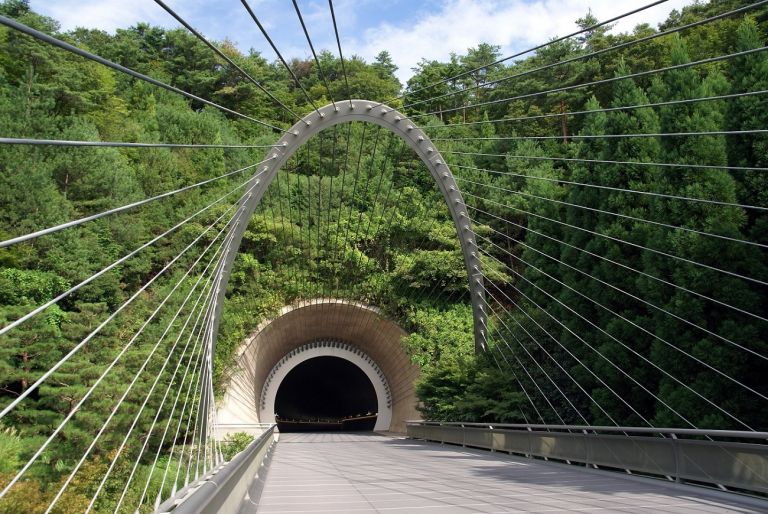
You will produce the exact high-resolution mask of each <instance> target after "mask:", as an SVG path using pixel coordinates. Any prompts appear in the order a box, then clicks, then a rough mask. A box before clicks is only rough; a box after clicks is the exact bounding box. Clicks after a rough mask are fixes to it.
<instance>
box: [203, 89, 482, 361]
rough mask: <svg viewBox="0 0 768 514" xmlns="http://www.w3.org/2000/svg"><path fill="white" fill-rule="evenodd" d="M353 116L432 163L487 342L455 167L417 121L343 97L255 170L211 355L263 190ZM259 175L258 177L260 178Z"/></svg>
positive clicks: (220, 277)
mask: <svg viewBox="0 0 768 514" xmlns="http://www.w3.org/2000/svg"><path fill="white" fill-rule="evenodd" d="M351 121H367V122H369V123H375V124H376V125H380V126H382V127H384V128H386V129H388V130H389V131H390V132H392V133H393V134H396V135H397V136H399V137H400V138H401V139H402V140H403V141H404V142H405V143H407V144H408V146H410V147H411V148H412V149H413V150H414V152H416V154H417V155H418V156H419V158H420V159H421V161H422V162H423V163H424V164H425V165H426V166H427V168H428V169H429V172H430V173H431V175H432V178H434V179H435V182H436V183H437V186H438V188H439V189H440V192H441V193H442V195H443V198H444V199H445V203H446V205H447V206H448V211H449V212H450V214H451V218H452V219H453V224H454V225H455V226H456V233H457V235H458V237H459V243H460V244H461V251H462V253H463V255H464V266H465V267H466V269H467V276H468V277H469V290H470V293H471V297H472V312H473V316H474V339H475V351H476V352H480V351H483V350H485V349H486V347H487V339H486V335H487V330H486V320H487V316H486V313H485V292H484V291H485V289H484V286H483V275H482V269H481V265H480V258H479V255H478V251H477V243H476V238H475V232H474V230H473V228H472V223H471V221H470V219H469V216H468V215H467V208H466V205H465V204H464V198H463V197H462V195H461V192H460V191H459V186H458V185H457V184H456V181H455V180H454V178H453V174H452V173H451V170H450V169H449V168H448V165H447V164H446V163H445V160H444V159H443V157H442V156H441V155H440V152H439V151H438V150H437V148H436V147H435V145H434V144H433V143H432V142H431V141H430V139H429V137H427V135H426V134H425V133H424V131H422V130H421V129H419V128H418V127H417V126H416V125H415V124H414V123H413V122H412V121H410V120H408V118H407V117H406V116H405V115H404V114H402V113H400V112H398V111H396V110H395V109H393V108H391V107H388V106H386V105H383V104H377V103H375V102H371V101H368V100H350V101H345V102H338V103H337V104H336V106H333V105H330V104H329V105H326V106H325V107H322V108H321V109H319V110H318V111H313V112H312V113H310V114H308V115H307V116H305V117H304V118H302V119H301V120H300V121H299V122H297V123H296V124H295V125H294V126H293V127H291V128H290V130H288V132H286V133H285V134H284V135H283V137H281V138H280V139H279V140H278V142H277V146H276V147H275V148H274V149H273V150H271V151H270V152H271V155H270V157H269V160H268V161H267V162H266V163H265V164H264V166H262V167H260V168H259V171H258V172H257V173H256V175H254V177H253V179H252V182H249V185H250V187H251V192H250V194H249V195H248V196H247V197H246V198H245V200H244V201H243V202H242V203H241V204H240V207H239V208H238V211H237V214H236V217H235V220H236V221H235V229H234V231H233V234H232V239H231V240H230V242H229V244H228V245H227V248H226V250H225V254H224V257H223V259H222V264H221V265H220V266H219V270H218V272H217V283H216V291H215V293H214V295H215V296H214V311H213V312H214V314H213V320H212V321H213V325H212V331H211V337H212V341H211V354H213V350H214V349H215V345H216V338H217V333H218V328H219V322H220V320H221V309H222V305H223V300H224V295H225V294H226V290H227V283H228V282H229V276H230V274H231V273H232V264H233V263H234V260H235V256H236V255H237V250H238V249H239V248H240V243H241V241H242V239H243V234H244V233H245V229H246V227H247V226H248V221H249V220H250V218H251V216H252V215H253V212H254V211H255V210H256V207H257V206H258V204H259V202H260V201H261V198H262V197H263V196H264V192H265V191H266V190H267V188H268V187H269V185H270V184H271V183H272V180H273V179H274V178H275V175H276V174H277V172H278V171H279V170H280V168H281V167H282V166H283V165H284V164H285V163H286V162H287V161H288V159H290V158H291V156H293V154H295V153H296V152H297V151H298V150H299V149H300V148H301V147H302V146H303V145H304V144H305V143H306V142H307V141H308V140H309V139H310V138H311V137H312V136H314V135H316V134H318V133H319V132H321V131H323V130H325V129H328V128H330V127H332V126H334V125H337V124H339V123H345V122H351ZM257 177H258V178H257Z"/></svg>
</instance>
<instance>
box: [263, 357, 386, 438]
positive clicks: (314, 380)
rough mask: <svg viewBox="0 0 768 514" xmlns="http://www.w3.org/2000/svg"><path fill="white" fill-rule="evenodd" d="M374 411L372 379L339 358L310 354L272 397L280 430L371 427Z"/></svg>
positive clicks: (374, 416) (362, 428) (349, 429)
mask: <svg viewBox="0 0 768 514" xmlns="http://www.w3.org/2000/svg"><path fill="white" fill-rule="evenodd" d="M377 411H378V401H377V398H376V390H375V388H374V386H373V384H372V383H371V380H370V379H369V378H368V376H367V375H366V374H365V372H364V371H363V370H362V369H360V368H359V367H358V366H357V365H355V364H353V363H352V362H350V361H348V360H346V359H342V358H340V357H329V356H322V357H313V358H311V359H308V360H306V361H304V362H302V363H300V364H298V365H297V366H296V367H295V368H293V369H292V370H291V371H290V372H289V373H288V374H287V375H286V376H285V378H284V379H283V381H282V382H281V383H280V387H279V388H278V390H277V395H276V397H275V420H276V421H277V426H278V429H279V430H280V431H281V432H299V431H304V432H306V431H312V432H316V431H362V430H373V428H374V426H375V425H376V418H377Z"/></svg>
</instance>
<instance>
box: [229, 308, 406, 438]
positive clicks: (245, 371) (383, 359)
mask: <svg viewBox="0 0 768 514" xmlns="http://www.w3.org/2000/svg"><path fill="white" fill-rule="evenodd" d="M405 335H407V334H406V333H405V331H403V330H402V329H401V328H400V327H399V326H397V324H396V323H394V322H393V321H391V320H389V319H387V318H386V317H385V316H384V315H383V314H382V313H381V312H380V311H379V310H378V309H376V308H375V307H372V306H369V305H364V304H361V303H356V302H350V301H347V300H335V299H332V298H320V299H315V300H308V301H303V302H300V303H298V304H295V305H288V306H285V307H284V308H283V309H281V311H280V313H279V315H277V316H276V317H275V318H272V319H268V320H264V321H263V322H262V323H261V324H260V325H259V327H258V328H257V329H256V330H255V331H254V332H253V333H252V334H251V335H250V336H249V337H248V338H247V339H246V340H245V341H244V342H243V344H242V345H241V346H240V348H239V349H238V350H237V358H236V363H235V365H234V366H233V367H232V368H231V369H230V370H229V371H228V377H227V382H226V383H225V384H226V385H225V394H224V397H223V398H222V400H221V401H220V402H219V403H218V405H217V407H218V412H217V418H218V431H219V434H220V437H225V436H226V435H227V434H231V433H236V432H243V431H245V432H249V433H253V434H259V433H261V432H260V430H262V428H261V426H262V425H260V424H261V423H275V422H277V421H278V419H277V418H276V417H275V414H278V415H279V416H282V417H283V418H284V419H289V418H295V419H298V418H303V417H313V416H316V417H318V418H320V417H325V418H340V417H345V416H349V415H353V416H357V415H358V414H367V413H368V412H371V413H373V414H374V415H375V418H374V419H373V420H372V422H373V423H374V426H373V430H376V431H393V432H404V431H405V422H406V420H411V419H418V418H419V413H418V411H417V410H416V405H417V400H416V396H415V393H414V382H415V380H416V378H417V377H418V376H419V369H418V367H417V366H415V365H414V364H413V363H412V362H411V361H410V357H409V356H408V354H407V353H406V352H405V348H404V347H403V345H402V343H401V339H402V337H404V336H405ZM320 357H337V358H339V359H340V360H343V361H346V362H348V363H350V364H352V367H351V368H348V369H349V370H350V371H349V372H345V371H343V369H335V368H328V367H327V366H326V365H325V364H323V363H324V362H327V363H331V362H336V365H338V366H340V367H346V364H345V363H344V362H341V363H339V361H338V360H336V361H334V360H333V359H331V360H327V361H326V360H325V359H322V360H319V359H318V358H320ZM316 359H318V360H316ZM309 361H313V362H312V363H311V364H307V365H306V367H307V370H306V371H302V369H303V368H304V367H305V366H302V364H303V363H304V362H309ZM329 365H330V366H334V364H329ZM296 368H299V370H298V371H297V372H296V374H295V376H296V377H299V378H297V379H295V380H296V382H297V383H298V385H296V386H295V387H294V386H291V382H293V381H294V378H293V377H294V374H293V373H292V372H293V370H294V369H296ZM313 369H314V370H315V371H313ZM323 369H325V372H323V371H321V370H323ZM360 371H362V372H363V373H364V375H365V376H366V377H367V379H368V382H365V386H361V385H360V381H359V377H360ZM315 374H319V375H320V378H318V377H317V376H315ZM332 375H336V376H338V377H342V379H341V380H339V382H340V383H341V393H339V392H338V391H339V390H338V389H337V390H336V392H333V389H331V390H326V392H325V393H324V394H322V395H320V396H322V398H321V399H318V398H316V397H315V399H314V400H313V399H312V397H313V396H314V395H315V392H316V390H319V389H321V388H322V387H325V385H323V382H322V380H323V379H322V376H332ZM313 376H314V377H315V378H312V377H313ZM355 376H357V377H358V378H354V377H355ZM301 377H303V378H301ZM285 380H287V381H288V385H287V386H286V387H282V384H283V382H284V381H285ZM371 384H372V387H373V389H374V390H375V404H374V403H373V402H370V396H369V394H370V387H371ZM329 387H330V385H329ZM353 390H354V391H358V392H357V393H356V395H353V397H352V398H353V399H354V401H352V399H350V400H349V401H347V400H344V401H334V404H330V403H329V402H328V399H329V398H330V397H332V396H334V397H338V398H339V399H343V398H346V396H345V395H347V394H348V393H350V392H351V391H353ZM278 391H279V392H280V400H279V401H278V399H277V394H278ZM302 391H303V392H302ZM362 391H367V392H365V393H363V392H362ZM357 395H359V396H357ZM366 397H367V398H368V400H365V401H363V400H362V399H361V398H366ZM355 398H356V399H355ZM305 400H306V402H305ZM321 400H322V401H321ZM340 404H341V406H344V408H343V409H341V408H340ZM361 424H362V420H361ZM283 428H285V427H283ZM359 428H360V426H355V427H354V428H352V426H351V423H350V422H349V421H348V422H347V427H345V429H347V430H352V429H359ZM365 428H368V427H367V426H365Z"/></svg>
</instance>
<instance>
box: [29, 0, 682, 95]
mask: <svg viewBox="0 0 768 514" xmlns="http://www.w3.org/2000/svg"><path fill="white" fill-rule="evenodd" d="M165 1H166V3H167V4H168V5H169V6H171V7H172V8H173V9H174V10H176V11H177V12H178V13H179V14H180V15H181V16H182V17H184V18H185V19H186V20H188V21H189V22H190V23H191V24H192V25H193V26H194V27H196V28H197V29H198V30H200V31H201V32H203V33H204V34H205V35H206V36H208V37H210V38H212V39H216V40H222V39H224V38H229V39H230V40H232V41H234V42H235V43H236V44H237V45H238V46H239V47H240V48H241V49H242V50H248V49H249V48H255V49H256V50H259V51H261V52H262V54H263V55H264V56H265V57H266V58H268V59H270V60H272V59H274V58H275V56H274V54H273V52H272V50H271V49H270V48H269V46H268V45H267V43H266V42H265V41H264V39H263V37H262V36H261V34H260V33H259V31H258V28H257V27H256V26H255V24H254V23H253V21H252V20H251V19H250V17H249V16H248V14H247V13H246V12H245V9H244V8H243V6H242V4H241V3H240V0H165ZM650 2H651V0H619V1H617V0H422V1H419V0H334V7H335V10H336V15H337V21H338V23H339V31H340V33H341V37H342V45H343V49H344V52H345V54H348V55H351V54H357V55H360V56H361V57H363V58H365V59H366V60H371V59H372V58H373V56H375V55H376V54H377V53H378V52H379V51H381V50H385V49H386V50H388V51H389V52H390V53H391V54H392V56H393V58H394V60H395V63H396V64H397V65H398V66H399V67H400V70H399V72H398V76H399V78H400V79H401V80H402V81H403V82H404V81H405V80H407V78H408V77H409V76H410V75H411V70H410V69H411V68H412V67H413V66H414V65H415V64H416V63H417V62H418V61H419V60H420V59H421V58H422V57H425V58H428V59H440V60H445V59H447V58H448V56H449V55H450V53H451V52H456V53H464V52H465V51H466V49H467V48H469V47H472V46H476V45H477V44H478V43H480V42H487V43H492V44H496V45H500V46H501V47H502V52H503V53H504V54H505V55H508V54H511V53H514V52H516V51H520V50H523V49H526V48H528V47H530V46H533V45H536V44H539V43H542V42H544V41H546V40H547V39H550V38H551V37H554V36H558V35H563V34H566V33H568V32H571V31H573V30H574V29H575V24H574V21H575V20H576V19H577V18H579V17H580V16H582V15H583V14H585V13H586V12H587V11H588V10H589V9H591V10H592V12H593V14H594V15H595V16H596V17H597V18H598V19H600V20H602V19H607V18H610V17H613V16H616V15H618V14H621V13H622V12H625V11H629V10H632V9H634V8H637V7H640V6H642V5H646V4H648V3H650ZM30 3H31V5H32V8H33V9H35V10H36V11H37V12H41V13H43V14H46V15H48V16H51V17H53V18H55V19H57V20H59V21H60V22H61V24H62V28H63V29H65V30H66V29H72V28H75V27H77V26H84V27H90V28H101V29H104V30H107V31H110V32H111V31H114V30H115V29H116V28H125V27H129V26H131V25H134V24H135V23H137V22H139V21H146V22H149V23H152V24H155V25H161V26H164V27H175V26H176V25H177V24H176V23H175V20H173V19H172V18H171V17H170V16H169V15H168V14H167V13H166V12H165V11H163V10H162V9H161V8H160V7H159V6H158V5H157V4H155V2H154V1H152V0H130V1H128V0H31V2H30ZM249 3H250V5H251V7H252V8H253V10H254V12H255V13H256V15H257V16H258V17H259V19H260V20H261V21H262V23H264V24H265V26H266V28H267V31H268V32H269V34H270V36H271V37H272V38H273V39H274V40H275V42H276V44H277V46H278V48H280V51H281V52H282V53H283V54H284V55H285V56H286V57H299V58H306V57H309V56H310V55H311V54H310V52H309V47H308V46H307V44H306V40H305V39H304V35H303V33H302V32H301V26H300V25H299V22H298V19H297V17H296V14H295V12H294V10H293V6H292V4H291V0H250V2H249ZM689 3H692V0H668V1H667V2H666V3H664V4H661V5H659V6H656V7H653V8H651V9H649V10H647V11H644V12H642V13H639V14H636V15H634V16H632V17H630V18H629V19H628V20H627V21H624V22H622V23H621V24H620V25H619V26H618V27H617V30H630V29H631V28H632V27H633V26H634V25H635V24H637V23H640V22H648V23H652V24H656V23H658V22H660V21H663V20H664V19H665V18H666V16H667V15H668V13H669V12H670V11H671V10H672V9H674V8H677V9H679V8H680V7H681V6H683V5H686V4H689ZM299 6H300V7H301V10H302V14H303V16H304V18H305V21H306V22H307V24H308V27H309V31H310V35H311V36H312V40H313V43H314V44H315V46H316V48H326V49H329V50H333V51H334V52H335V49H336V43H335V39H333V37H334V36H333V25H332V23H331V18H330V13H329V10H328V2H327V0H299Z"/></svg>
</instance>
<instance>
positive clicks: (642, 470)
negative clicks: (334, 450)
mask: <svg viewBox="0 0 768 514" xmlns="http://www.w3.org/2000/svg"><path fill="white" fill-rule="evenodd" d="M406 432H407V435H408V437H409V438H411V439H422V440H426V441H435V442H440V443H449V444H457V445H461V446H465V447H472V448H481V449H486V450H491V451H501V452H507V453H510V454H517V455H522V456H525V457H529V458H534V457H535V458H541V459H545V460H555V461H560V462H565V463H567V464H571V465H581V466H586V467H587V468H594V469H608V470H614V471H615V470H623V471H624V472H626V473H629V474H638V475H641V476H646V477H653V478H664V479H667V480H669V481H672V482H676V483H689V484H695V485H707V486H714V487H717V488H718V489H721V490H726V491H732V492H740V493H747V494H750V495H753V496H754V495H757V496H759V497H760V498H761V501H763V500H764V499H765V497H766V496H768V444H766V443H768V433H766V432H747V431H738V430H696V429H685V428H681V429H676V428H653V427H606V426H592V425H534V424H511V423H498V424H497V423H472V422H466V423H462V422H443V421H406ZM654 436H655V437H654ZM658 436H664V437H658ZM681 436H683V437H681ZM685 436H697V437H699V439H696V438H692V437H685ZM715 438H720V440H715ZM724 439H732V440H724ZM744 440H749V442H746V441H744ZM766 505H768V504H766Z"/></svg>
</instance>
